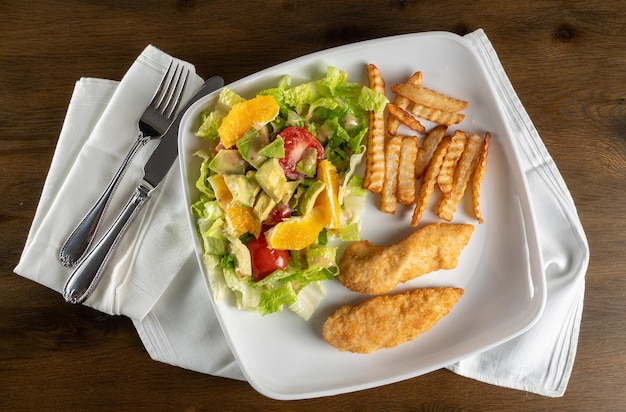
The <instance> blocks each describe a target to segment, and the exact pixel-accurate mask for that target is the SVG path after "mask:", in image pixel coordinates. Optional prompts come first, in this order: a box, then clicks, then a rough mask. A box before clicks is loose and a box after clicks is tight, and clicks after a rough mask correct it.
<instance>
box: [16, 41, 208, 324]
mask: <svg viewBox="0 0 626 412" xmlns="http://www.w3.org/2000/svg"><path fill="white" fill-rule="evenodd" d="M171 60H172V57H171V56H168V55H167V54H165V53H163V52H161V51H160V50H157V49H156V48H154V47H152V46H148V47H146V49H145V50H144V51H143V52H142V53H141V55H140V56H139V57H138V58H137V59H136V61H135V62H134V63H133V65H132V66H131V67H130V68H129V70H128V72H127V73H126V74H125V76H124V78H123V79H122V80H121V82H119V84H118V83H117V82H112V81H107V80H98V79H80V81H78V82H77V84H76V87H75V90H74V93H73V95H72V98H71V100H70V104H69V108H68V111H67V115H66V119H65V122H64V124H63V128H62V130H61V134H60V137H59V141H58V144H57V149H56V151H55V154H54V157H53V160H52V164H51V166H50V171H49V173H48V176H47V178H46V182H45V184H44V188H43V192H42V195H41V199H40V202H39V204H38V207H37V211H36V213H35V217H34V220H33V224H32V227H31V231H30V233H29V235H28V238H27V241H26V245H25V247H24V251H23V253H22V256H21V258H20V262H19V264H18V265H17V267H16V268H15V272H16V273H18V274H20V275H22V276H24V277H27V278H30V279H32V280H34V281H36V282H38V283H41V284H42V285H45V286H47V287H49V288H52V289H54V290H56V291H58V292H62V289H63V286H64V284H65V282H66V280H67V278H68V276H69V275H70V273H71V271H72V269H71V268H69V269H68V268H65V267H63V266H62V265H61V264H60V263H59V260H58V254H59V249H60V247H61V245H62V244H63V242H64V241H65V239H66V238H67V236H68V235H69V234H70V233H71V231H72V230H73V228H74V227H75V225H76V224H77V223H78V221H79V220H80V219H81V218H82V217H83V216H84V215H85V213H86V212H87V211H88V210H89V208H90V207H91V206H92V205H93V203H94V202H95V200H96V199H97V198H98V197H99V196H100V194H101V193H102V191H103V190H104V188H105V187H106V185H107V184H108V182H109V180H110V179H111V177H112V176H113V175H114V173H115V171H116V170H117V168H118V167H119V165H120V164H121V162H122V159H123V158H124V156H125V155H126V153H127V152H128V150H129V149H130V147H131V146H132V144H133V142H134V140H135V139H136V138H137V135H138V134H139V129H138V121H139V118H140V117H141V115H142V114H143V111H144V110H145V108H146V107H147V106H148V104H149V103H150V100H152V96H153V95H154V93H155V91H156V90H157V88H158V86H159V84H160V82H161V78H162V77H163V75H164V74H165V72H166V70H167V68H168V66H169V64H170V62H171ZM183 63H184V64H185V65H187V66H188V67H189V68H190V69H191V73H192V75H191V76H190V78H189V80H188V83H187V87H186V89H185V93H184V95H183V99H184V100H187V99H189V98H190V97H191V96H192V95H193V93H194V92H195V91H196V90H197V89H198V88H199V87H200V86H201V84H202V79H201V78H200V77H198V76H197V75H196V74H195V69H194V67H193V66H192V65H190V64H189V63H186V62H183ZM157 142H158V141H157V140H154V141H151V142H149V143H148V144H147V145H146V146H145V147H144V148H142V149H141V151H140V152H139V153H138V154H137V156H136V157H135V159H134V161H133V163H132V164H131V166H130V167H129V169H128V171H127V172H126V174H125V176H124V179H123V180H122V182H121V183H120V185H119V187H118V189H117V192H116V194H115V196H114V197H113V198H112V199H111V203H110V205H109V208H108V211H107V213H106V214H105V218H104V221H103V225H102V227H103V228H104V229H106V228H107V227H109V226H110V225H111V223H112V222H113V220H114V219H115V217H116V216H117V212H119V211H121V209H122V208H123V206H124V204H125V203H126V201H127V200H128V198H129V196H130V195H131V193H132V192H133V190H134V188H135V187H136V186H137V184H138V183H139V182H140V180H141V177H142V176H143V164H144V163H145V161H146V160H147V158H148V157H149V156H150V154H151V152H152V150H153V149H154V147H155V144H156V143H157ZM180 186H181V185H180V175H179V174H178V167H177V166H176V167H172V170H170V173H169V174H168V176H166V179H165V180H164V181H163V182H162V183H161V186H160V187H159V188H157V190H156V191H155V192H154V193H153V194H152V197H153V199H152V200H150V201H148V202H147V203H146V205H145V206H144V207H143V210H141V211H140V212H139V214H138V215H137V216H136V217H135V220H134V221H133V223H132V224H131V225H130V227H129V229H128V230H127V232H126V233H125V235H124V236H123V237H122V239H121V240H120V242H119V244H118V246H117V249H116V251H115V252H114V254H113V256H112V257H111V260H110V261H109V264H108V265H107V267H106V269H105V271H104V273H103V275H102V277H101V279H100V282H99V284H98V287H97V288H96V289H95V290H94V292H93V294H92V295H91V296H90V297H89V298H88V299H87V301H86V302H85V304H86V305H88V306H91V307H93V308H95V309H97V310H100V311H102V312H105V313H109V314H122V315H126V316H129V317H130V318H133V319H142V318H143V317H144V316H145V315H146V313H148V312H149V311H150V309H151V308H152V305H153V304H154V303H155V302H156V301H157V300H158V298H159V297H160V296H161V295H162V294H163V292H164V291H165V290H166V289H167V288H168V286H169V284H170V282H171V281H172V279H174V278H175V277H176V275H177V274H178V273H179V272H180V271H181V268H182V267H183V266H184V265H185V263H186V261H187V257H188V255H189V250H190V248H189V247H188V246H186V244H187V243H189V242H188V239H189V234H188V233H187V231H186V229H185V230H183V228H185V225H184V224H179V222H176V221H173V220H172V219H171V217H170V212H169V211H170V210H171V209H173V208H179V207H180V206H181V205H180V201H179V199H180V198H181V197H182V196H183V192H182V188H181V187H180ZM104 229H103V230H102V231H101V232H100V235H102V233H103V232H104V231H105V230H104ZM99 238H100V236H98V237H97V238H96V241H97V240H99ZM181 239H185V241H184V242H183V241H181ZM179 247H180V248H182V249H184V250H182V251H181V252H182V253H180V254H179V253H178V252H179ZM163 250H167V251H168V253H167V255H166V256H164V255H163V254H162V251H163Z"/></svg>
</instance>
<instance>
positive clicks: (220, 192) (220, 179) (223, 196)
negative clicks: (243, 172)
mask: <svg viewBox="0 0 626 412" xmlns="http://www.w3.org/2000/svg"><path fill="white" fill-rule="evenodd" d="M209 183H210V184H211V187H212V188H213V193H215V198H216V199H217V201H218V202H219V204H220V206H221V207H222V209H224V210H226V207H227V206H228V204H229V203H230V202H231V201H232V200H233V195H232V193H230V190H229V189H228V186H227V185H226V182H225V181H224V176H223V175H213V176H211V177H209Z"/></svg>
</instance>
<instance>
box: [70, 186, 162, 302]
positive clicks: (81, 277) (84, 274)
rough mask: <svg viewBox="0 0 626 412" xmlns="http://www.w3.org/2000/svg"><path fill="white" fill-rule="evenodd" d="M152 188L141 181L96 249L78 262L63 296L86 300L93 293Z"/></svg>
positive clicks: (71, 299) (75, 299)
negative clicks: (119, 242) (123, 235)
mask: <svg viewBox="0 0 626 412" xmlns="http://www.w3.org/2000/svg"><path fill="white" fill-rule="evenodd" d="M152 189H153V188H152V187H150V186H149V185H147V184H146V183H145V182H144V183H142V184H140V185H139V186H138V187H137V189H135V192H134V193H133V195H132V196H131V198H130V199H129V201H128V203H126V206H124V209H123V210H122V212H121V213H120V215H119V216H118V217H117V219H115V222H113V225H112V226H111V228H110V229H109V230H108V231H107V232H106V233H105V234H104V236H103V237H102V239H101V240H100V242H98V244H97V245H96V246H95V247H94V248H93V250H91V252H89V253H88V254H87V255H86V256H85V258H84V259H83V260H81V261H80V262H79V264H78V266H76V268H75V269H74V271H73V272H72V274H71V275H70V277H69V279H68V280H67V282H66V283H65V287H64V288H63V297H64V298H65V300H66V301H67V302H69V303H76V304H79V303H83V302H84V301H85V299H87V298H88V297H89V295H90V294H91V292H93V289H94V288H95V287H96V285H97V283H98V280H99V279H100V276H101V275H102V272H103V270H104V268H105V266H106V264H107V262H108V260H109V258H110V257H111V254H112V253H113V250H114V249H115V247H116V246H117V243H118V241H119V239H120V238H121V237H122V234H123V233H124V232H125V231H126V228H127V227H128V225H129V224H130V222H131V221H132V219H133V218H134V217H135V215H136V214H137V212H138V211H139V209H140V208H141V206H142V205H143V204H144V203H145V201H146V200H148V197H149V195H150V192H151V191H152Z"/></svg>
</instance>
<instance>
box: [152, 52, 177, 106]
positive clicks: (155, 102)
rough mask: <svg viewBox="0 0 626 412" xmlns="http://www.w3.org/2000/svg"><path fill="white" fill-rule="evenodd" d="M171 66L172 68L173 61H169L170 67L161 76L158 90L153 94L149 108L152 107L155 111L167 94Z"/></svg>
mask: <svg viewBox="0 0 626 412" xmlns="http://www.w3.org/2000/svg"><path fill="white" fill-rule="evenodd" d="M172 66H174V59H172V60H171V61H170V65H169V66H168V67H167V71H166V72H165V74H164V75H163V78H162V79H161V83H160V84H159V88H158V89H157V91H156V93H154V96H153V97H152V101H151V102H150V106H152V107H154V108H155V109H156V108H158V107H159V105H160V104H161V102H162V101H163V98H164V96H165V93H166V92H167V90H168V88H169V83H170V81H171V71H172Z"/></svg>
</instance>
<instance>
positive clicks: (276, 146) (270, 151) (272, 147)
mask: <svg viewBox="0 0 626 412" xmlns="http://www.w3.org/2000/svg"><path fill="white" fill-rule="evenodd" d="M259 154H261V155H263V156H267V157H275V158H277V159H282V158H283V157H285V141H284V140H283V138H282V137H280V135H278V136H276V139H274V141H273V142H271V143H270V144H268V145H267V146H265V147H264V148H262V149H261V150H259Z"/></svg>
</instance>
